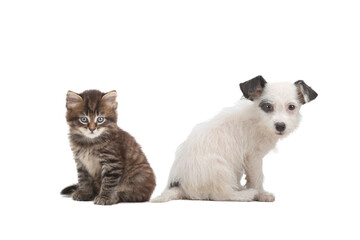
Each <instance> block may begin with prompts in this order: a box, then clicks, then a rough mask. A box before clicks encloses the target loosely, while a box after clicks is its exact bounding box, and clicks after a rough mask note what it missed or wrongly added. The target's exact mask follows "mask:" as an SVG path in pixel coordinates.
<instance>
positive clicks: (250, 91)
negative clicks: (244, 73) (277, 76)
mask: <svg viewBox="0 0 360 240" xmlns="http://www.w3.org/2000/svg"><path fill="white" fill-rule="evenodd" d="M265 85H266V81H265V79H264V78H263V77H262V76H260V75H259V76H257V77H254V78H253V79H250V80H249V81H246V82H243V83H240V89H241V91H242V93H243V94H244V97H246V98H247V99H249V100H251V101H254V99H256V98H258V97H260V95H261V93H262V91H263V88H264V87H265Z"/></svg>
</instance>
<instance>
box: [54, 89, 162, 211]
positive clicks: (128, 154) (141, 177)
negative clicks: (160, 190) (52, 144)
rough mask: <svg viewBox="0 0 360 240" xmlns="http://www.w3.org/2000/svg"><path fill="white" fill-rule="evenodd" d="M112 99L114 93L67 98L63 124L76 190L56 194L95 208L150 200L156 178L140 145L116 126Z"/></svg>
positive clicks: (96, 91) (84, 94)
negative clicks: (65, 125) (67, 138)
mask: <svg viewBox="0 0 360 240" xmlns="http://www.w3.org/2000/svg"><path fill="white" fill-rule="evenodd" d="M116 96H117V94H116V91H111V92H108V93H102V92H100V91H98V90H88V91H84V92H83V93H81V94H77V93H74V92H72V91H69V92H68V93H67V97H66V108H67V113H66V120H67V123H68V124H69V127H70V134H69V139H70V145H71V149H72V151H73V154H74V158H75V162H76V166H77V172H78V184H76V185H72V186H69V187H67V188H65V189H63V190H62V191H61V194H63V195H71V196H72V198H73V199H74V200H77V201H92V200H94V203H95V204H99V205H111V204H115V203H119V202H144V201H148V200H149V199H150V196H151V194H152V192H153V190H154V188H155V185H156V184H155V176H154V173H153V170H152V169H151V167H150V165H149V163H148V162H147V160H146V157H145V155H144V153H143V152H142V150H141V147H140V145H139V144H138V143H137V142H136V141H135V139H134V138H133V137H132V136H131V135H130V134H129V133H127V132H125V131H123V130H121V129H120V128H119V127H118V126H117V124H116V122H117V113H116V108H117V102H116Z"/></svg>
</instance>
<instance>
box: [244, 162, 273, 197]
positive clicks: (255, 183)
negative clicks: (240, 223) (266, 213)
mask: <svg viewBox="0 0 360 240" xmlns="http://www.w3.org/2000/svg"><path fill="white" fill-rule="evenodd" d="M245 171H246V185H245V187H246V188H248V189H249V188H255V189H256V190H258V191H259V194H258V195H257V196H256V197H255V200H256V201H259V202H273V201H275V197H274V195H273V194H271V193H269V192H266V191H265V190H264V188H263V181H264V174H263V170H262V158H261V157H250V158H248V159H246V169H245Z"/></svg>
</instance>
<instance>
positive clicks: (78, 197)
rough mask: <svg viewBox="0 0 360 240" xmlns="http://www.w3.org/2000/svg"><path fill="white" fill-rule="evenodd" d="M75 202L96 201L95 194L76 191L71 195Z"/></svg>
mask: <svg viewBox="0 0 360 240" xmlns="http://www.w3.org/2000/svg"><path fill="white" fill-rule="evenodd" d="M71 197H72V199H74V200H75V201H92V200H93V199H94V196H93V194H89V193H84V192H79V191H75V192H73V194H72V195H71Z"/></svg>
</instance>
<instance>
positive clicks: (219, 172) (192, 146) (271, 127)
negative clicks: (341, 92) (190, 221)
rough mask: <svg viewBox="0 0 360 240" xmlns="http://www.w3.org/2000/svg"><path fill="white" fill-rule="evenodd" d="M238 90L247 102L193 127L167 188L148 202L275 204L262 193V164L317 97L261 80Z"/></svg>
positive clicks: (302, 87) (298, 86) (301, 86)
mask: <svg viewBox="0 0 360 240" xmlns="http://www.w3.org/2000/svg"><path fill="white" fill-rule="evenodd" d="M240 89H241V91H242V92H243V94H244V97H245V98H247V99H248V100H240V101H239V102H238V103H237V104H236V105H235V106H234V107H230V108H225V109H224V110H223V111H222V112H220V114H218V115H217V116H215V117H214V118H213V119H211V120H210V121H208V122H204V123H201V124H199V125H197V126H196V127H195V128H194V129H193V131H192V132H191V133H190V135H189V137H188V138H187V140H186V141H185V142H183V143H182V144H181V145H180V146H179V147H178V149H177V152H176V157H175V161H174V163H173V166H172V169H171V171H170V176H169V180H168V184H167V187H166V189H165V190H164V191H163V193H162V194H161V195H160V196H158V197H156V198H154V199H152V200H151V201H152V202H166V201H170V200H175V199H197V200H214V201H253V200H255V201H263V202H272V201H274V200H275V197H274V195H273V194H271V193H268V192H266V191H265V190H264V188H263V171H262V159H263V157H264V156H265V155H266V154H267V153H268V152H269V151H270V150H271V149H273V148H274V147H275V145H276V143H277V141H278V140H279V139H280V138H284V137H285V136H287V135H289V134H290V133H291V132H293V131H294V130H295V129H296V127H297V126H298V124H299V122H300V119H301V116H300V113H299V110H300V108H301V106H302V105H303V104H305V103H307V102H310V101H312V100H314V99H315V98H316V97H317V93H316V92H315V91H314V90H313V89H311V88H310V87H309V86H308V85H306V84H305V82H304V81H301V80H299V81H297V82H295V83H288V82H281V83H267V82H266V81H265V79H264V78H263V77H262V76H257V77H255V78H253V79H251V80H249V81H247V82H244V83H241V84H240ZM249 100H250V101H249ZM244 174H245V175H246V184H245V186H242V185H241V184H240V181H241V178H242V177H243V175H244Z"/></svg>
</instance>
